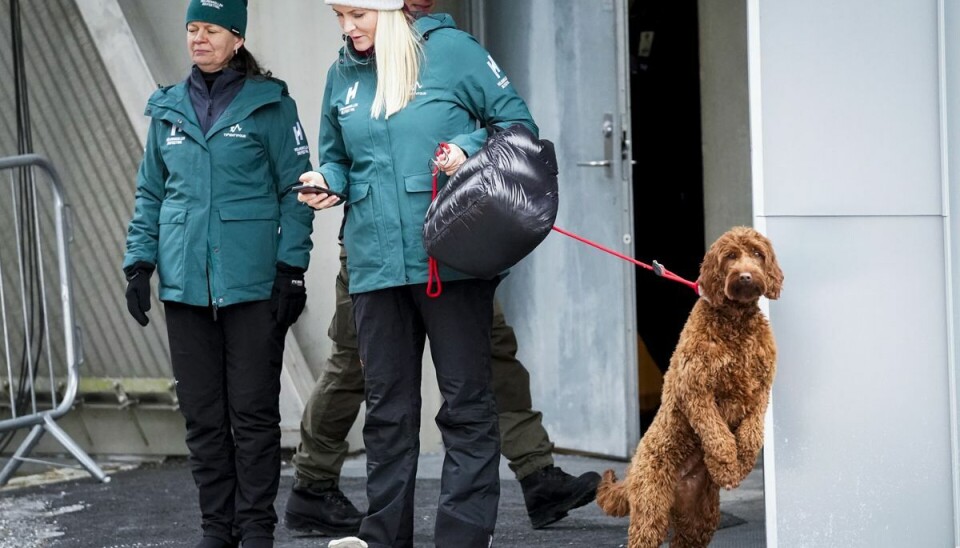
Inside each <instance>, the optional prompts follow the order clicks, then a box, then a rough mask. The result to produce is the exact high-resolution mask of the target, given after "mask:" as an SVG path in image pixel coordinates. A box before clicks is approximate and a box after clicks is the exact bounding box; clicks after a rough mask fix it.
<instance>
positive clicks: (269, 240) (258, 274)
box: [214, 203, 280, 289]
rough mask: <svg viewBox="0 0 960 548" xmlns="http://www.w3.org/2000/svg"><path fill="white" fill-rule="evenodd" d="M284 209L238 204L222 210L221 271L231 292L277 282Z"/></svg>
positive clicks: (218, 252) (218, 251)
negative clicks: (281, 212)
mask: <svg viewBox="0 0 960 548" xmlns="http://www.w3.org/2000/svg"><path fill="white" fill-rule="evenodd" d="M279 240H280V206H279V205H277V204H273V203H269V204H263V203H260V204H237V205H233V206H227V207H223V208H221V209H220V247H219V248H218V249H214V253H217V254H219V255H220V261H219V262H220V269H221V272H220V273H221V275H222V276H223V282H224V284H225V285H226V288H227V289H235V288H240V287H247V286H251V285H260V284H265V283H273V280H274V278H275V277H276V275H277V247H278V245H279Z"/></svg>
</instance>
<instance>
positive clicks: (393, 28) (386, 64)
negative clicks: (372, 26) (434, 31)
mask: <svg viewBox="0 0 960 548" xmlns="http://www.w3.org/2000/svg"><path fill="white" fill-rule="evenodd" d="M374 49H375V51H376V63H377V94H376V96H375V97H374V99H373V105H372V106H371V107H370V116H371V117H372V118H379V117H380V114H384V118H389V117H390V115H392V114H395V113H397V112H399V111H400V110H402V109H403V108H404V107H405V106H407V104H408V103H410V100H411V98H412V97H413V94H414V92H415V90H414V87H416V85H417V78H418V77H419V76H420V61H421V57H422V56H423V47H422V46H421V45H420V37H419V36H418V35H417V32H416V31H415V30H414V29H413V26H411V25H410V23H409V21H408V20H407V16H406V14H404V13H403V10H388V11H381V12H380V14H379V16H378V19H377V32H376V36H374Z"/></svg>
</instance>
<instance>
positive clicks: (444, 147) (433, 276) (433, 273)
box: [427, 143, 450, 299]
mask: <svg viewBox="0 0 960 548" xmlns="http://www.w3.org/2000/svg"><path fill="white" fill-rule="evenodd" d="M449 153H450V145H448V144H447V143H440V145H439V146H438V147H437V152H436V153H435V154H434V158H436V159H439V158H441V157H443V156H446V155H447V154H449ZM439 175H440V166H438V165H437V164H436V162H434V164H433V192H432V193H431V194H430V201H431V202H432V201H434V200H436V199H437V178H438V177H439ZM441 293H443V282H441V281H440V265H438V264H437V260H436V259H434V258H433V257H429V258H427V297H430V298H431V299H436V298H437V297H439V296H440V294H441Z"/></svg>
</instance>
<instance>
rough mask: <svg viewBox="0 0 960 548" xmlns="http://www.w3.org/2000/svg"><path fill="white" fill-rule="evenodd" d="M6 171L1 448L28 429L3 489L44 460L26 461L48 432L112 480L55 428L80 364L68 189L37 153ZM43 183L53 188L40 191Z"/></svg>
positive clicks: (0, 189)
mask: <svg viewBox="0 0 960 548" xmlns="http://www.w3.org/2000/svg"><path fill="white" fill-rule="evenodd" d="M34 168H38V169H39V171H40V172H42V173H43V174H44V175H45V176H44V177H41V176H38V175H39V174H38V173H37V170H35V169H34ZM4 172H7V173H9V178H8V181H9V185H3V184H2V183H0V320H2V333H0V334H2V342H3V346H2V347H0V364H2V365H0V377H2V376H3V375H4V374H5V375H6V378H5V380H4V379H0V380H2V381H3V382H0V401H2V403H0V409H2V408H3V407H7V405H9V411H10V412H9V416H8V417H7V418H0V450H2V449H3V446H5V445H6V444H8V443H10V441H11V440H12V439H13V436H14V434H16V433H17V431H19V430H21V429H27V428H29V429H30V431H29V432H28V433H27V434H26V437H24V439H23V441H22V442H21V443H20V446H19V447H18V448H17V450H16V451H15V452H14V453H13V455H12V456H11V457H10V459H9V461H8V462H7V463H6V465H5V466H4V467H3V470H2V471H0V486H3V485H5V484H6V483H7V481H8V480H9V479H10V477H11V476H13V473H14V472H16V470H17V468H19V467H20V465H21V464H23V463H24V462H43V461H36V460H35V459H30V458H28V457H29V455H30V453H31V451H32V450H33V449H34V448H35V447H36V445H37V443H38V442H39V441H40V439H41V438H42V437H43V434H44V433H49V434H51V435H52V436H53V437H54V438H56V440H57V441H58V442H59V443H60V445H62V446H63V448H64V449H66V450H67V451H68V452H69V453H70V454H71V455H72V456H73V457H74V458H75V459H76V460H77V461H78V462H79V463H80V464H81V465H82V466H83V467H84V468H86V469H87V471H88V472H90V474H92V475H93V476H94V477H95V478H97V479H98V480H100V481H103V482H107V481H109V477H107V476H106V474H104V473H103V471H102V470H101V469H100V467H99V466H97V464H96V463H95V462H94V461H93V460H92V459H91V458H90V457H89V456H88V455H87V454H86V453H85V452H84V451H83V449H81V448H80V447H79V446H78V445H77V444H76V443H75V442H74V441H73V439H71V438H70V436H69V435H67V433H66V432H65V431H64V430H63V429H62V428H60V426H58V425H57V423H56V421H57V419H59V418H60V417H62V416H63V415H65V414H66V413H67V412H68V411H70V409H71V408H72V407H73V403H74V398H75V397H76V395H77V388H78V385H79V371H78V370H79V367H80V364H81V363H82V361H83V351H82V347H81V344H80V343H81V338H80V332H79V328H78V327H77V326H76V325H75V323H74V317H73V300H72V291H71V271H70V257H69V249H68V246H69V239H70V236H69V234H70V225H69V208H68V207H67V205H66V203H65V201H64V193H63V185H62V184H61V182H60V178H59V177H58V175H57V172H56V170H55V169H54V167H53V165H52V164H51V163H50V162H49V161H48V160H47V159H46V158H43V157H42V156H38V155H34V154H29V155H23V156H13V157H9V158H0V175H2V174H3V173H4ZM41 181H43V182H46V183H47V184H48V186H46V187H44V188H40V187H41V185H40V182H41ZM5 186H9V188H4V187H5ZM7 197H9V201H8V199H7ZM51 202H52V205H53V207H52V208H51V207H49V205H48V204H50V203H51ZM41 206H42V207H41ZM52 288H57V291H56V292H54V291H53V290H52ZM48 289H49V290H48ZM54 340H55V341H57V343H58V344H53V343H52V341H54ZM60 342H62V346H60V345H59V343H60ZM15 361H16V362H17V363H16V364H15ZM3 415H5V413H4V414H3ZM3 415H0V417H3Z"/></svg>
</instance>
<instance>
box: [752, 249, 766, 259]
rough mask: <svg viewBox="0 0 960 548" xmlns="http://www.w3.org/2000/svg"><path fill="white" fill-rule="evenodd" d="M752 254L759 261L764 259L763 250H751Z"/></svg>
mask: <svg viewBox="0 0 960 548" xmlns="http://www.w3.org/2000/svg"><path fill="white" fill-rule="evenodd" d="M753 256H754V257H756V258H758V259H760V260H761V261H762V260H764V259H766V257H765V256H764V255H763V252H762V251H754V252H753Z"/></svg>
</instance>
